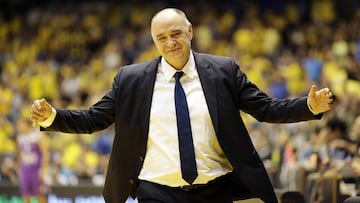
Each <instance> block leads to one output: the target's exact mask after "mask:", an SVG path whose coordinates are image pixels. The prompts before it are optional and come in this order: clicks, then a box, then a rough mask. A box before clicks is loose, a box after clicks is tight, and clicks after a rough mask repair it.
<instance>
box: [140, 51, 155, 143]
mask: <svg viewBox="0 0 360 203" xmlns="http://www.w3.org/2000/svg"><path fill="white" fill-rule="evenodd" d="M159 62H160V57H158V58H157V59H155V60H153V61H152V62H150V63H149V65H148V66H147V67H145V69H144V77H143V81H142V84H141V86H140V91H141V92H142V94H143V98H141V99H142V100H143V105H142V106H141V107H140V115H143V116H144V117H143V118H142V119H140V120H141V121H142V123H141V126H142V127H141V129H145V130H144V131H143V133H144V134H143V135H144V136H147V135H148V131H149V122H150V108H151V101H152V96H153V92H154V85H155V79H156V72H157V68H158V64H159Z"/></svg>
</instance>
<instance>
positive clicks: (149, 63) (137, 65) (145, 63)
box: [119, 57, 160, 73]
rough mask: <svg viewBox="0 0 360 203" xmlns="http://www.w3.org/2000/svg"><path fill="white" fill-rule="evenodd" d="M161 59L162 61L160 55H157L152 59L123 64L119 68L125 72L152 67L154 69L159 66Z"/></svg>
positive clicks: (141, 70) (134, 71)
mask: <svg viewBox="0 0 360 203" xmlns="http://www.w3.org/2000/svg"><path fill="white" fill-rule="evenodd" d="M159 61H160V57H157V58H155V59H152V60H148V61H143V62H139V63H133V64H128V65H124V66H121V67H120V68H119V70H122V71H123V72H128V73H136V72H139V71H140V72H143V71H145V70H146V69H149V70H150V69H154V68H155V67H157V65H158V64H159Z"/></svg>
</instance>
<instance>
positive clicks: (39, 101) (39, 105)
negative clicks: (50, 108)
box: [34, 100, 41, 110]
mask: <svg viewBox="0 0 360 203" xmlns="http://www.w3.org/2000/svg"><path fill="white" fill-rule="evenodd" d="M34 106H35V107H36V108H37V109H38V110H40V109H41V100H35V101H34Z"/></svg>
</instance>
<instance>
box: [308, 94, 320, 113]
mask: <svg viewBox="0 0 360 203" xmlns="http://www.w3.org/2000/svg"><path fill="white" fill-rule="evenodd" d="M306 103H307V106H308V108H309V110H310V111H311V113H313V114H314V115H318V114H319V113H316V112H315V111H314V110H313V109H312V108H311V106H310V104H309V98H307V99H306Z"/></svg>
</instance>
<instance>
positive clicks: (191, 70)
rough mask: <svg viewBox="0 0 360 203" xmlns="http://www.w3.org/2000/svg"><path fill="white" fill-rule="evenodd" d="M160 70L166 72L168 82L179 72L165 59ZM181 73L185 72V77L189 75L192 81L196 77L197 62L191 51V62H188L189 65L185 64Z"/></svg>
mask: <svg viewBox="0 0 360 203" xmlns="http://www.w3.org/2000/svg"><path fill="white" fill-rule="evenodd" d="M160 68H161V69H162V71H163V72H164V75H165V78H166V79H167V81H170V80H171V78H172V77H173V76H174V74H175V72H176V71H178V70H176V69H175V68H173V67H172V66H171V65H170V64H169V63H168V62H167V61H166V60H165V58H164V57H162V58H161V62H160ZM181 71H183V72H184V74H185V75H187V76H188V77H190V78H191V79H193V77H194V75H195V71H196V70H195V60H194V55H193V53H192V52H191V51H190V56H189V60H188V61H187V63H186V64H185V66H184V67H183V68H182V69H181Z"/></svg>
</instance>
